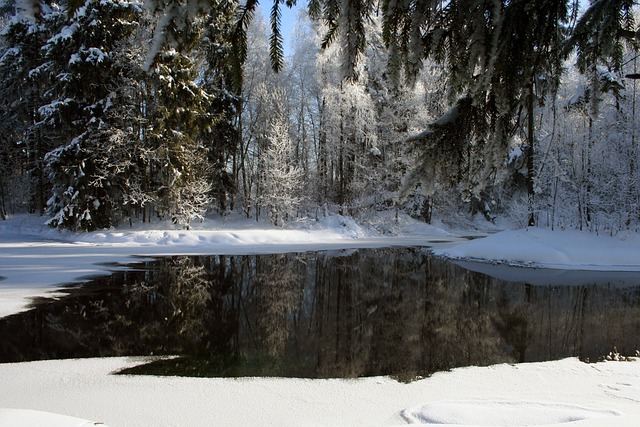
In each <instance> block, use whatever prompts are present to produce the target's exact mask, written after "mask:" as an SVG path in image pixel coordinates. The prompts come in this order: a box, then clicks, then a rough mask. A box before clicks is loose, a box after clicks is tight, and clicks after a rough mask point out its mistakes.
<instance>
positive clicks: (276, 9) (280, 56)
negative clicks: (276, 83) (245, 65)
mask: <svg viewBox="0 0 640 427" xmlns="http://www.w3.org/2000/svg"><path fill="white" fill-rule="evenodd" d="M281 1H282V0H274V1H273V7H272V8H271V17H270V18H271V37H270V38H269V56H270V58H271V67H272V68H273V71H275V72H276V73H279V72H280V71H281V70H282V66H283V65H284V48H283V38H282V33H281V28H282V22H281V21H282V12H281V11H280V2H281Z"/></svg>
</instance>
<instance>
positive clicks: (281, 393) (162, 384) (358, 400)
mask: <svg viewBox="0 0 640 427" xmlns="http://www.w3.org/2000/svg"><path fill="white" fill-rule="evenodd" d="M141 361H142V360H141V359H127V358H109V359H85V360H59V361H43V362H30V363H18V364H0V377H1V378H2V379H3V384H2V391H3V392H2V393H0V408H2V407H4V408H21V409H29V410H36V411H45V412H52V413H58V414H65V415H68V416H73V417H80V418H81V419H90V420H97V421H100V422H103V423H105V424H107V425H109V426H111V427H119V426H123V427H124V426H126V427H136V426H182V427H189V426H209V425H225V426H248V425H263V426H266V425H278V426H308V425H317V426H329V425H331V426H357V425H366V426H385V425H401V424H406V423H427V422H436V421H437V422H439V423H444V424H455V423H457V424H458V425H493V426H497V425H502V426H514V425H555V426H562V425H567V426H568V425H571V426H577V427H578V426H579V427H588V426H604V425H615V426H617V427H625V426H629V427H631V426H637V420H638V419H640V362H638V361H634V362H603V363H597V364H591V365H589V364H585V363H582V362H580V361H578V360H577V359H565V360H561V361H556V362H545V363H531V364H519V365H506V364H505V365H496V366H490V367H482V368H480V367H471V368H460V369H455V370H453V371H451V372H441V373H437V374H435V375H433V376H432V377H430V378H426V379H423V380H420V381H415V382H412V383H409V384H404V383H400V382H397V381H395V380H393V379H390V378H387V377H374V378H361V379H353V380H341V379H329V380H305V379H289V378H240V379H222V378H179V377H137V376H121V375H112V372H113V371H116V370H118V369H121V368H124V367H130V366H133V365H136V364H138V363H140V362H141ZM2 421H3V419H2V413H1V412H0V424H2V425H6V424H4V423H3V422H2ZM569 422H571V424H565V423H569ZM40 425H41V424H40ZM53 425H55V424H53ZM71 425H73V424H71Z"/></svg>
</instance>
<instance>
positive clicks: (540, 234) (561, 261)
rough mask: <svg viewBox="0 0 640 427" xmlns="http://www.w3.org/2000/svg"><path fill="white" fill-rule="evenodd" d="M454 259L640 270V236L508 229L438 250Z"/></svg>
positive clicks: (545, 266)
mask: <svg viewBox="0 0 640 427" xmlns="http://www.w3.org/2000/svg"><path fill="white" fill-rule="evenodd" d="M434 252H435V253H436V254H437V255H442V256H446V257H449V258H453V259H465V260H483V261H493V262H501V263H506V264H512V265H524V266H533V267H543V268H547V269H564V270H601V271H609V272H611V271H636V272H638V271H640V236H639V235H637V234H624V233H621V234H620V235H618V236H615V237H611V236H598V235H595V234H593V233H587V232H579V231H551V230H549V229H541V228H528V229H525V230H507V231H502V232H499V233H496V234H493V235H491V236H488V237H485V238H482V239H476V240H472V241H469V242H465V243H462V244H460V245H457V246H455V247H452V248H443V249H436V250H435V251H434Z"/></svg>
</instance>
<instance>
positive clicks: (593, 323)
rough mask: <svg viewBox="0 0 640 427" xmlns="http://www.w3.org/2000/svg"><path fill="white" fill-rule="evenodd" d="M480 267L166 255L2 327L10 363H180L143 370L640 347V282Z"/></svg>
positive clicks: (361, 371)
mask: <svg viewBox="0 0 640 427" xmlns="http://www.w3.org/2000/svg"><path fill="white" fill-rule="evenodd" d="M468 268H469V266H467V268H464V267H462V266H459V265H455V264H452V263H451V262H448V261H446V260H442V259H439V258H436V257H433V256H431V255H429V254H428V253H427V252H425V251H424V250H421V249H411V248H404V249H366V250H351V251H332V252H307V253H298V254H274V255H249V256H222V255H212V256H176V257H168V258H161V259H158V260H156V261H148V262H144V263H141V264H138V265H136V266H135V268H133V269H131V270H128V271H125V272H116V273H114V274H113V275H112V276H110V277H108V278H101V279H97V280H94V281H92V282H91V283H88V284H85V285H83V286H80V287H75V288H71V289H70V295H69V296H67V297H64V298H61V299H58V300H48V301H41V302H40V303H39V304H37V305H36V307H35V308H34V309H33V310H30V311H28V312H25V313H21V314H17V315H13V316H10V317H7V318H3V319H0V362H14V361H25V360H39V359H54V358H72V357H73V358H74V357H103V356H125V355H155V356H160V355H174V356H177V357H176V358H171V359H168V360H167V359H166V358H163V360H156V361H154V362H153V363H149V364H147V365H144V366H143V367H139V368H135V369H134V370H133V371H131V372H130V373H147V374H167V375H192V376H286V377H309V378H330V377H360V376H373V375H392V376H395V377H397V378H398V379H401V380H411V379H413V378H416V377H417V376H427V375H430V374H431V373H433V372H436V371H441V370H447V369H451V368H454V367H459V366H469V365H489V364H494V363H505V362H507V363H516V362H529V361H543V360H552V359H558V358H563V357H569V356H579V357H581V358H590V359H596V358H597V357H598V356H601V355H604V354H607V353H608V352H609V351H611V350H612V349H613V347H614V346H616V347H617V349H618V350H619V351H620V352H621V353H626V354H633V353H634V352H635V350H636V349H638V348H640V274H639V275H626V276H624V277H623V278H620V277H615V276H612V277H613V279H612V280H611V281H608V280H606V278H605V279H603V277H602V275H600V276H598V277H597V278H594V279H593V281H591V282H590V279H589V277H590V274H591V273H584V274H582V276H581V280H579V281H577V282H576V281H575V280H571V281H569V282H571V283H567V285H561V284H553V285H540V284H537V285H531V284H529V283H527V281H526V280H520V281H519V280H516V279H517V277H516V276H517V274H516V275H515V276H514V274H513V272H511V273H510V274H509V275H508V277H509V278H511V279H512V280H502V279H497V278H494V277H492V276H489V275H486V274H484V273H482V272H476V271H472V270H470V269H468ZM523 272H524V270H523ZM576 283H577V284H576Z"/></svg>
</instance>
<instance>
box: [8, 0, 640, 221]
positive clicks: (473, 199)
mask: <svg viewBox="0 0 640 427" xmlns="http://www.w3.org/2000/svg"><path fill="white" fill-rule="evenodd" d="M296 3H297V4H296ZM0 5H1V6H0V20H1V24H0V26H1V27H2V31H1V33H0V75H1V79H0V94H1V95H0V210H1V213H2V217H3V219H4V218H6V217H7V215H11V214H16V213H24V212H30V213H36V214H41V215H43V216H46V217H47V218H48V223H49V225H51V226H52V227H60V228H67V229H71V230H86V231H92V230H96V229H104V228H109V227H112V226H118V225H123V224H124V225H126V224H131V223H132V222H137V221H142V222H152V221H158V220H166V219H170V220H172V221H173V222H174V223H175V224H177V225H179V226H182V227H185V228H188V227H189V224H190V223H191V222H193V221H198V220H201V219H203V218H205V217H206V216H213V215H228V214H230V213H234V212H235V213H240V214H242V215H245V216H246V217H247V218H251V219H255V220H257V221H259V220H268V221H271V222H272V223H274V224H276V225H281V226H282V225H285V224H286V223H287V222H288V221H292V220H294V219H295V218H299V217H316V218H317V217H318V216H322V215H326V214H327V213H329V212H333V213H340V214H342V215H348V216H352V217H354V218H356V219H366V218H367V217H369V216H371V215H373V214H375V213H376V212H382V211H389V212H392V213H395V214H396V215H397V214H398V213H400V212H402V213H406V214H409V215H411V216H412V217H414V218H418V219H420V220H422V221H426V222H431V221H432V219H435V218H438V219H440V220H445V219H447V218H453V217H458V216H460V215H465V216H469V217H471V216H474V215H480V216H483V217H484V218H486V219H487V220H489V221H493V220H495V219H496V218H498V217H503V218H507V219H509V220H510V221H513V222H515V223H516V224H518V225H520V226H533V225H537V226H542V227H550V228H558V229H565V228H573V229H580V230H590V231H595V232H603V233H604V232H606V233H617V232H620V231H626V230H631V231H638V229H639V227H640V171H639V165H638V164H639V162H640V149H639V148H638V142H637V141H636V138H637V137H636V132H637V131H636V128H637V126H636V122H637V121H638V118H637V115H638V114H637V112H636V109H637V107H636V90H637V85H638V83H637V81H638V80H637V79H638V78H640V71H639V70H638V65H639V64H637V62H638V53H637V48H638V38H639V37H640V29H637V28H636V19H635V15H636V13H637V2H635V1H631V0H592V1H591V2H589V3H587V2H583V1H578V0H560V1H558V0H448V1H446V0H424V1H420V0H399V1H393V0H355V1H340V0H309V1H308V2H304V4H303V2H302V1H298V2H296V0H270V1H268V2H265V3H264V4H261V5H259V4H258V1H257V0H246V1H238V0H133V1H124V0H61V1H59V2H55V1H51V0H3V1H2V3H0ZM293 6H298V8H297V9H298V14H297V20H296V23H295V27H294V29H293V32H292V34H291V40H292V42H291V47H290V51H288V52H285V51H284V48H283V32H282V31H283V29H282V25H281V14H282V11H283V9H284V8H290V7H293ZM261 7H264V8H268V11H269V12H268V19H265V18H263V13H262V12H261V10H260V8H261Z"/></svg>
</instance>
